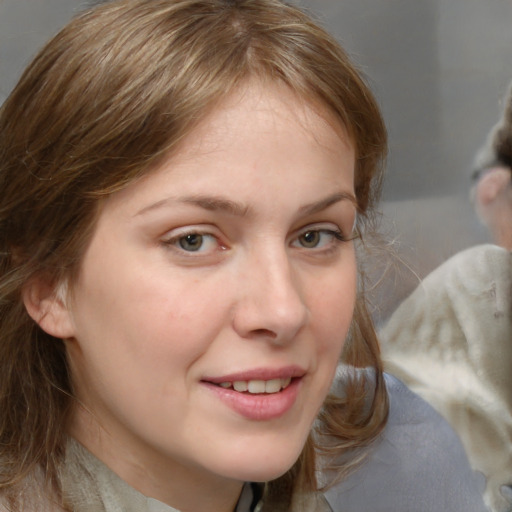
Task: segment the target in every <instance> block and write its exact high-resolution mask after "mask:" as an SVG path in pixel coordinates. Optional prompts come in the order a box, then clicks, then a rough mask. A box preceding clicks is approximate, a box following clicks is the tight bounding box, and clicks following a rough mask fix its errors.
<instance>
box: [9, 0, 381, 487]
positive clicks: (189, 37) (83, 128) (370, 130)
mask: <svg viewBox="0 0 512 512" xmlns="http://www.w3.org/2000/svg"><path fill="white" fill-rule="evenodd" d="M251 77H258V78H262V77H263V78H265V79H267V80H270V81H278V82H281V83H284V84H286V85H287V86H288V87H289V88H290V89H292V90H293V91H294V92H295V93H296V94H297V95H298V96H299V97H301V98H303V99H304V100H305V101H308V102H316V103H319V104H320V105H322V107H323V108H327V110H328V111H329V112H330V113H332V114H333V115H334V116H335V117H336V119H338V120H339V122H340V123H341V124H342V125H343V126H344V127H345V128H346V129H347V130H348V133H349V135H350V137H351V139H352V141H353V143H354V146H355V150H356V172H355V191H356V197H357V202H358V213H359V216H358V219H359V220H358V223H359V225H358V230H359V231H360V232H361V233H364V232H365V228H366V229H367V226H368V223H369V221H370V220H371V213H372V211H373V207H374V205H375V202H376V200H377V199H378V195H379V192H380V184H381V176H382V164H383V160H384V158H385V153H386V130H385V127H384V124H383V121H382V118H381V115H380V112H379V109H378V106H377V104H376V102H375V100H374V98H373V96H372V94H371V92H370V91H369V89H368V87H367V85H366V84H365V82H364V81H363V79H362V78H361V75H360V73H359V72H358V71H357V70H356V68H355V67H354V66H353V64H352V63H351V62H350V60H349V59H348V57H347V55H346V54H345V52H344V51H343V50H342V48H341V47H340V46H339V44H338V43H337V42H336V41H335V40H334V39H333V38H332V37H331V36H329V35H328V34H327V33H326V32H325V31H324V30H323V29H322V28H320V27H319V26H318V24H316V23H315V22H313V21H312V20H311V18H310V17H309V16H308V15H306V14H304V13H303V12H302V11H301V10H299V9H298V8H296V7H293V6H290V5H287V4H285V3H284V2H281V1H279V0H115V1H112V2H108V3H105V4H103V5H99V6H98V7H96V8H91V9H90V10H88V11H86V12H84V13H83V14H81V15H79V16H78V17H77V18H75V19H74V20H72V21H71V22H70V23H69V24H68V25H67V26H66V27H65V28H64V29H63V30H62V31H61V32H60V33H59V34H58V35H57V36H55V37H54V38H53V39H52V40H51V41H50V42H49V43H48V44H47V45H46V46H45V47H44V48H43V49H42V50H41V52H40V53H39V54H38V55H37V57H36V58H35V59H34V61H33V62H32V64H30V65H29V67H28V68H27V69H26V71H25V72H24V74H23V75H22V77H21V79H20V81H19V83H18V85H17V86H16V88H15V89H14V91H13V92H12V94H11V95H10V97H9V98H8V99H7V100H6V101H5V103H4V105H3V106H2V108H1V111H0V410H1V411H2V413H1V414H0V466H1V468H0V486H1V487H3V488H4V489H13V488H15V485H16V484H17V483H19V482H22V481H23V479H24V478H25V477H26V476H27V475H29V474H30V473H31V472H33V471H34V470H36V469H37V468H42V471H43V474H44V475H45V479H46V482H47V483H48V484H50V485H51V486H53V488H54V489H57V490H58V489H59V482H58V476H57V475H58V467H59V464H60V462H61V460H62V457H63V454H64V450H65V444H66V422H67V418H68V416H69V412H70V408H71V406H72V405H73V397H72V390H71V385H70V375H69V373H68V367H67V363H66V354H65V350H64V346H63V343H62V341H61V340H59V339H56V338H53V337H52V336H50V335H48V334H46V333H45V332H43V331H42V330H41V329H40V328H39V327H38V325H37V324H36V323H35V322H34V321H33V320H32V319H31V318H30V317H29V315H28V314H27V312H26V311H25V308H24V306H23V303H22V300H21V289H22V287H23V286H24V285H25V284H26V283H27V282H29V281H30V279H32V278H33V277H34V276H41V275H42V276H45V279H47V280H48V281H49V282H53V283H58V282H63V281H65V280H68V281H69V282H71V283H72V281H73V277H74V275H75V274H76V271H77V269H78V267H79V265H80V261H81V256H82V254H83V252H84V250H85V248H86V246H87V244H88V241H89V240H90V237H91V233H92V231H93V229H94V226H95V218H96V216H97V214H98V210H99V207H98V205H99V204H100V202H101V198H102V197H106V196H108V195H109V194H112V193H114V192H115V191H117V190H120V189H122V188H123V187H125V186H126V185H127V184H129V183H131V182H133V181H134V180H136V179H138V178H139V177H141V176H142V175H144V174H145V173H147V172H150V171H151V169H153V168H154V167H155V165H157V164H158V161H159V160H160V159H161V158H162V157H163V156H165V155H168V154H169V152H171V151H172V150H173V149H174V148H175V147H176V146H177V145H178V144H179V142H180V141H181V140H182V139H183V138H184V137H185V136H186V135H187V134H188V133H190V132H191V130H192V129H193V128H194V126H195V125H196V124H197V123H198V121H199V120H200V119H201V118H203V117H204V115H205V113H206V112H207V111H209V110H211V109H212V108H214V107H215V105H216V104H218V102H220V101H221V100H222V99H223V98H224V97H225V96H226V95H229V94H230V92H232V91H234V90H235V88H236V87H238V86H239V85H240V84H241V83H242V82H244V81H247V80H248V79H250V78H251ZM344 361H345V363H347V364H348V365H353V366H358V367H360V366H371V367H373V368H375V369H376V371H375V375H376V377H375V379H374V380H372V382H371V383H368V382H366V378H365V377H364V376H363V377H361V378H359V379H354V380H353V381H352V384H350V386H348V385H347V386H348V387H347V390H348V391H347V394H346V397H345V398H344V399H334V398H333V397H329V398H328V400H327V401H326V404H325V407H324V409H323V412H322V417H321V419H322V422H321V425H322V426H323V427H322V429H321V430H322V432H323V433H327V434H328V435H329V436H330V439H333V438H335V439H336V442H335V443H334V445H331V448H330V449H329V450H331V451H334V452H336V453H339V452H342V451H344V450H347V449H350V448H354V447H357V446H361V445H364V444H366V443H368V442H369V441H370V440H372V439H373V438H374V437H375V436H376V435H377V433H378V432H379V431H380V429H381V428H382V426H383V424H384V422H385V418H386V413H387V401H386V394H385V388H384V385H383V380H382V372H381V363H380V357H379V349H378V343H377V340H376V336H375V333H374V330H373V327H372V324H371V320H370V318H369V316H368V315H367V313H366V312H365V304H364V300H363V299H362V298H360V300H359V301H358V305H357V307H356V314H355V317H354V321H353V326H352V333H351V336H350V339H349V340H348V342H347V344H346V349H345V352H344ZM368 390H371V395H372V396H371V397H370V402H371V406H370V407H362V406H361V400H363V396H366V395H367V394H368ZM365 399H366V398H365ZM322 439H323V437H322V435H319V436H316V437H315V442H316V445H317V446H316V448H319V445H321V446H323V445H322V441H321V440H322ZM315 442H314V441H313V437H312V438H311V439H310V440H309V441H308V443H307V445H306V447H305V449H304V452H303V455H302V456H301V458H300V459H299V461H298V462H297V464H296V465H295V466H294V467H293V468H292V469H291V470H290V472H289V473H288V474H287V475H285V476H284V477H282V479H280V480H279V481H278V482H276V483H275V484H270V485H269V495H273V494H276V493H275V492H273V491H272V488H273V487H272V486H273V485H274V486H275V488H282V486H284V487H286V488H291V487H293V486H294V485H301V486H304V485H305V486H306V487H308V488H314V487H315V486H316V483H315V482H316V481H315V478H314V468H315V461H314V454H315V452H316V451H317V450H315ZM324 451H326V450H324ZM341 469H343V468H341ZM287 482H288V483H287Z"/></svg>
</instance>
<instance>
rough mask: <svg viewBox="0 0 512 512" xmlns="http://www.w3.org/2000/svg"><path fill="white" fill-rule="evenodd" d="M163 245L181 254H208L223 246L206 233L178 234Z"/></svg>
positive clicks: (215, 238)
mask: <svg viewBox="0 0 512 512" xmlns="http://www.w3.org/2000/svg"><path fill="white" fill-rule="evenodd" d="M164 244H165V245H166V246H168V247H171V248H173V249H175V250H177V251H180V252H182V253H195V254H197V255H199V254H209V253H213V252H215V250H218V249H224V246H223V245H222V244H221V243H220V241H219V240H218V239H217V237H215V236H214V235H211V234H208V233H198V232H188V233H179V234H177V235H175V236H172V237H171V238H168V239H167V240H164Z"/></svg>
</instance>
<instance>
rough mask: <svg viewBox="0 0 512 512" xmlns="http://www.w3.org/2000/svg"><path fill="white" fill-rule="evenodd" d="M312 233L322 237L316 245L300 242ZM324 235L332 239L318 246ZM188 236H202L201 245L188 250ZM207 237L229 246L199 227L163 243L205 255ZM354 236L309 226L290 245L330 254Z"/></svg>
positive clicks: (218, 247)
mask: <svg viewBox="0 0 512 512" xmlns="http://www.w3.org/2000/svg"><path fill="white" fill-rule="evenodd" d="M312 233H314V234H317V235H318V236H319V237H320V238H319V240H318V242H317V244H316V245H314V246H312V247H306V246H304V245H302V244H300V241H299V240H300V238H301V237H304V236H306V235H308V234H312ZM322 235H328V236H330V237H331V241H330V242H327V244H324V245H326V246H322V247H318V245H319V244H320V243H321V237H322ZM187 237H201V245H200V246H199V247H198V248H197V250H187V249H186V248H185V247H183V245H182V243H181V242H182V241H184V240H186V238H187ZM205 238H206V239H212V240H214V241H215V244H216V250H220V251H224V250H226V249H227V247H226V246H225V245H223V244H222V243H221V242H220V240H219V237H218V236H216V235H214V234H212V233H209V232H205V231H201V230H199V229H198V230H191V231H188V232H186V231H185V232H182V233H179V234H177V235H175V236H173V237H171V238H168V239H165V240H163V244H164V245H165V246H166V247H170V248H172V249H174V250H176V251H178V252H179V253H181V254H183V255H185V254H186V255H187V256H186V257H201V256H204V254H203V253H204V252H205V251H204V250H201V249H203V246H204V244H203V242H204V239H205ZM354 238H356V236H355V235H353V236H349V237H347V236H345V235H344V234H343V232H342V231H341V230H339V229H329V228H322V227H308V228H306V229H304V230H302V231H300V232H299V233H298V234H297V235H296V236H295V237H294V238H293V241H292V243H291V244H290V245H291V246H292V247H296V248H298V249H303V250H304V251H311V252H313V251H315V252H316V253H324V254H329V253H330V252H332V251H334V250H336V248H337V247H338V245H339V244H340V243H343V242H349V241H351V240H353V239H354ZM295 244H297V245H295Z"/></svg>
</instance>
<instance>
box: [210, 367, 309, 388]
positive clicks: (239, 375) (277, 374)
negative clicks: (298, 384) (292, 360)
mask: <svg viewBox="0 0 512 512" xmlns="http://www.w3.org/2000/svg"><path fill="white" fill-rule="evenodd" d="M305 374H306V370H304V368H302V367H300V366H297V365H291V366H284V367H281V368H253V369H251V370H245V371H241V372H236V373H230V374H227V375H222V376H220V377H204V378H203V379H202V380H203V381H206V382H211V383H212V384H221V383H222V382H237V381H250V380H273V379H287V378H294V377H303V376H304V375H305Z"/></svg>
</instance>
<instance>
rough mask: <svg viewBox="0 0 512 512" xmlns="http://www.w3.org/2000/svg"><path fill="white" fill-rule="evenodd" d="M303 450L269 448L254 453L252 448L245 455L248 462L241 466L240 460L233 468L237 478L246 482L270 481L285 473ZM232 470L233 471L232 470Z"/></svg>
mask: <svg viewBox="0 0 512 512" xmlns="http://www.w3.org/2000/svg"><path fill="white" fill-rule="evenodd" d="M301 452H302V445H301V447H300V448H299V449H295V450H290V451H282V450H267V451H266V452H263V451H259V452H258V453H254V451H252V450H251V452H250V453H247V454H246V456H245V457H244V461H245V462H246V464H245V465H244V466H241V464H240V461H238V462H237V464H236V466H235V467H234V468H233V469H234V471H233V473H235V474H236V475H237V479H239V480H243V481H244V482H268V481H270V480H275V479H276V478H279V477H280V476H282V475H284V474H285V473H286V472H287V471H288V470H289V469H290V468H291V467H292V466H293V465H294V464H295V462H296V461H297V459H298V458H299V456H300V454H301ZM230 472H231V471H230Z"/></svg>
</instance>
